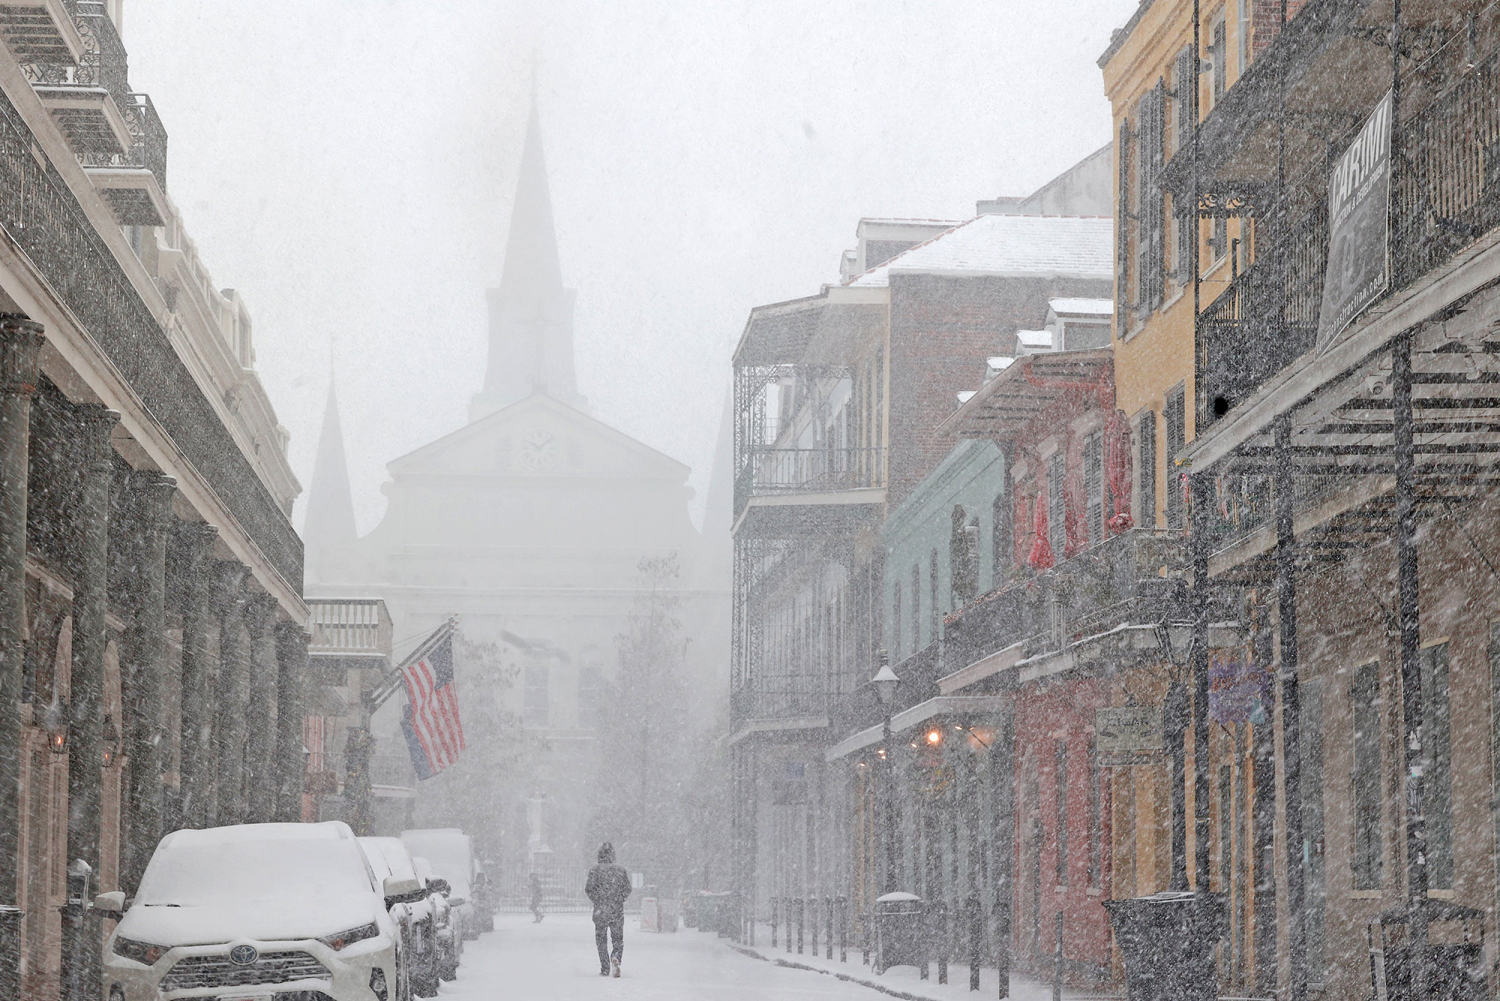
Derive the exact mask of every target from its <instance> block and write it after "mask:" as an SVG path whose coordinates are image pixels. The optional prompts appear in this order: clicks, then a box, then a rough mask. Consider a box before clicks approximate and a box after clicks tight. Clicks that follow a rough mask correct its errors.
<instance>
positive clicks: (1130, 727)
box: [1094, 706, 1162, 759]
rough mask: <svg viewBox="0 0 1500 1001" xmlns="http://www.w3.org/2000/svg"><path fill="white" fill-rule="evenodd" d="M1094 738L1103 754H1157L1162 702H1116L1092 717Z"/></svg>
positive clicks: (1131, 755)
mask: <svg viewBox="0 0 1500 1001" xmlns="http://www.w3.org/2000/svg"><path fill="white" fill-rule="evenodd" d="M1094 739H1095V741H1096V742H1097V744H1098V747H1099V753H1100V754H1101V755H1103V756H1104V757H1106V758H1116V759H1119V758H1134V757H1139V756H1141V755H1147V754H1160V753H1161V749H1162V737H1161V706H1116V707H1111V708H1108V709H1100V710H1099V712H1098V714H1097V715H1096V716H1095V718H1094Z"/></svg>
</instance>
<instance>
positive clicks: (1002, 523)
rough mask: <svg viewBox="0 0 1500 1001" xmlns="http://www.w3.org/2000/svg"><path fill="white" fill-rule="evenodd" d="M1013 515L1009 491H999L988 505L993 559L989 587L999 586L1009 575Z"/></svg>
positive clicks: (1013, 547)
mask: <svg viewBox="0 0 1500 1001" xmlns="http://www.w3.org/2000/svg"><path fill="white" fill-rule="evenodd" d="M1015 517H1016V515H1015V511H1014V510H1013V509H1012V507H1011V501H1010V491H1009V490H1008V489H1007V490H1002V491H1000V492H999V493H998V494H996V495H995V502H994V504H992V505H991V506H990V524H991V525H992V526H993V527H992V528H991V529H990V533H991V534H990V549H991V553H990V558H991V559H993V560H994V563H993V565H992V569H991V572H990V587H991V588H997V587H999V586H1000V585H1001V584H1003V583H1005V579H1006V578H1007V577H1009V576H1010V564H1011V560H1012V559H1013V558H1014V556H1015V536H1014V530H1015Z"/></svg>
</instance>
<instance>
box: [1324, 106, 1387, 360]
mask: <svg viewBox="0 0 1500 1001" xmlns="http://www.w3.org/2000/svg"><path fill="white" fill-rule="evenodd" d="M1390 205H1391V94H1390V92H1389V91H1387V92H1386V95H1385V97H1383V98H1381V99H1380V103H1379V104H1377V105H1376V106H1375V110H1374V112H1372V113H1371V115H1370V117H1369V118H1368V119H1367V120H1366V121H1365V125H1364V128H1362V129H1360V130H1359V135H1357V136H1355V137H1354V142H1352V143H1350V144H1349V148H1348V149H1346V150H1344V155H1343V156H1341V157H1339V160H1338V163H1337V164H1335V165H1334V168H1333V173H1332V174H1331V175H1329V178H1328V266H1327V268H1326V269H1325V270H1324V272H1323V302H1322V304H1321V307H1320V308H1319V310H1318V350H1319V351H1322V350H1323V349H1324V348H1326V347H1327V346H1328V344H1329V343H1330V342H1331V341H1332V340H1333V339H1334V338H1335V337H1337V336H1338V335H1339V334H1340V333H1341V332H1343V330H1344V328H1345V327H1347V326H1348V325H1349V323H1350V321H1352V320H1353V319H1354V318H1355V317H1356V316H1358V315H1359V314H1360V313H1361V312H1363V311H1364V308H1365V307H1366V306H1368V305H1370V303H1372V302H1374V301H1375V300H1376V299H1378V298H1380V296H1381V295H1382V294H1384V292H1385V290H1386V288H1387V287H1388V286H1389V285H1390V277H1391V267H1390Z"/></svg>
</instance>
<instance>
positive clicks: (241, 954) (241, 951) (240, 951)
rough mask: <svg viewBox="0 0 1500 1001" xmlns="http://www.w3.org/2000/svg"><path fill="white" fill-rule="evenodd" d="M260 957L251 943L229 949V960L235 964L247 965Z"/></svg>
mask: <svg viewBox="0 0 1500 1001" xmlns="http://www.w3.org/2000/svg"><path fill="white" fill-rule="evenodd" d="M259 958H260V953H258V952H256V951H255V946H253V945H237V946H235V947H234V948H233V949H230V950H229V961H230V962H231V963H234V964H235V965H236V966H249V965H250V964H251V963H253V962H255V961H256V960H257V959H259Z"/></svg>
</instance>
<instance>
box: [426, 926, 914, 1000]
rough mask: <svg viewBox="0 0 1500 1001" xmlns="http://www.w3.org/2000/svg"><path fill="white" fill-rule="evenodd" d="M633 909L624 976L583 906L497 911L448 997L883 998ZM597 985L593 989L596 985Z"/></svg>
mask: <svg viewBox="0 0 1500 1001" xmlns="http://www.w3.org/2000/svg"><path fill="white" fill-rule="evenodd" d="M637 923H638V922H637V919H636V917H635V916H634V915H630V916H628V917H627V918H626V925H625V964H624V975H623V976H622V977H621V978H620V979H619V980H611V979H606V978H603V977H600V976H599V964H598V960H597V959H596V957H595V953H594V928H593V925H592V924H591V923H590V922H589V920H588V918H587V917H585V916H583V915H572V914H569V915H551V916H549V917H548V918H547V919H546V920H545V921H543V922H542V923H541V924H533V923H532V921H531V918H530V917H529V916H527V915H507V914H502V915H498V916H497V917H496V919H495V931H494V932H493V933H491V934H488V935H485V936H484V937H482V938H481V939H480V940H479V941H478V942H470V943H468V945H467V946H466V948H465V950H464V959H463V967H462V969H460V970H459V974H458V980H457V981H455V982H453V983H448V984H444V985H443V988H442V993H441V995H440V997H441V998H442V999H443V1001H500V999H508V998H517V997H524V998H527V999H528V1001H575V999H578V998H588V997H593V996H595V994H596V993H597V995H598V996H600V997H605V998H610V999H613V1001H679V999H684V1001H685V999H688V998H692V999H695V1001H696V999H698V998H713V999H714V1001H763V999H768V998H775V999H778V1001H779V999H803V998H806V999H810V1001H811V999H816V1001H878V999H880V998H881V997H883V996H884V995H881V994H879V993H877V992H876V991H873V990H871V989H870V988H868V987H861V986H859V985H858V984H851V983H848V982H846V981H842V980H838V979H836V978H834V977H831V976H826V975H823V974H818V973H813V972H810V971H807V970H792V969H786V968H783V967H779V966H776V965H775V964H773V963H768V962H765V961H763V960H757V959H751V958H749V957H747V956H743V955H740V954H739V953H737V952H735V951H734V950H732V949H730V948H729V947H728V946H726V945H725V944H724V943H723V941H722V940H720V939H718V938H716V937H714V936H712V935H705V934H702V933H700V932H697V931H692V930H684V931H680V932H678V933H677V934H675V935H655V934H650V933H646V932H641V931H639V930H637ZM591 992H594V993H591Z"/></svg>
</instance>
